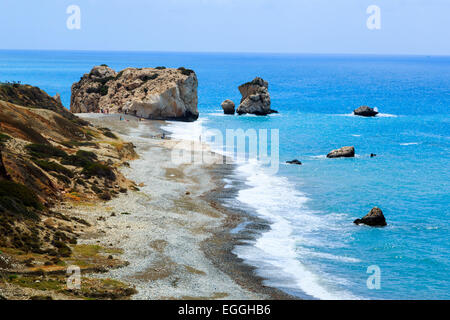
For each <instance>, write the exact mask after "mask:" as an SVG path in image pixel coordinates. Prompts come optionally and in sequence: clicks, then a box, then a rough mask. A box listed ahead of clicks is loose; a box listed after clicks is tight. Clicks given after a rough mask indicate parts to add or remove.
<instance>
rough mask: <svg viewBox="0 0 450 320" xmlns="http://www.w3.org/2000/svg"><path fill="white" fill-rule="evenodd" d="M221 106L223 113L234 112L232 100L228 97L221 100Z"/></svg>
mask: <svg viewBox="0 0 450 320" xmlns="http://www.w3.org/2000/svg"><path fill="white" fill-rule="evenodd" d="M221 106H222V109H223V113H224V114H234V113H235V112H236V110H235V107H236V106H235V104H234V102H233V101H231V100H229V99H227V100H225V101H224V102H222V104H221Z"/></svg>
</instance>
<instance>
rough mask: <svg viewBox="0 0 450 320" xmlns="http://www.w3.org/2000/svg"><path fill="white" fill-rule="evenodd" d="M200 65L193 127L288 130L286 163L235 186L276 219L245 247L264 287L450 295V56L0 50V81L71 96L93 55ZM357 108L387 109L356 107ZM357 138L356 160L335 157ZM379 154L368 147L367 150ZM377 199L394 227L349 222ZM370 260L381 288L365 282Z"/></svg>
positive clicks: (314, 293)
mask: <svg viewBox="0 0 450 320" xmlns="http://www.w3.org/2000/svg"><path fill="white" fill-rule="evenodd" d="M103 63H105V64H107V65H109V66H110V67H112V68H114V69H116V70H120V69H122V68H125V67H129V66H133V67H150V66H161V65H164V66H167V67H180V66H184V67H187V68H191V69H194V70H195V71H196V73H197V76H198V78H199V111H200V113H201V116H200V119H199V121H198V122H197V123H195V124H184V123H171V124H170V125H169V127H170V128H172V130H173V132H174V134H177V133H178V134H189V130H191V129H192V126H199V125H202V126H203V127H206V128H214V129H220V130H223V131H225V130H226V129H237V128H242V129H244V130H246V129H278V130H279V135H280V139H279V142H280V161H281V162H284V161H286V160H292V159H294V158H297V159H299V160H300V161H302V162H303V165H302V166H292V165H285V164H283V163H282V164H281V165H280V170H279V172H278V173H276V174H266V173H264V171H263V170H261V165H260V164H259V163H258V162H254V161H249V162H247V163H243V164H240V165H239V166H237V167H236V170H235V173H234V174H233V175H232V176H231V177H229V179H228V180H227V183H228V184H229V185H233V184H234V183H235V182H236V181H238V182H240V183H241V184H243V185H244V187H243V188H241V190H240V191H239V192H238V194H237V196H236V198H235V199H234V200H233V201H231V202H230V203H229V205H231V206H238V207H248V208H252V211H253V212H255V214H257V215H259V216H261V217H263V218H265V219H266V220H267V221H269V223H270V224H271V228H270V230H268V231H266V232H264V233H263V234H262V235H261V236H260V237H259V238H258V239H256V240H255V241H252V242H249V243H248V244H246V245H241V246H239V247H236V248H235V253H236V254H237V255H238V256H240V257H241V258H243V259H244V260H245V261H247V262H248V263H250V264H253V265H255V266H256V267H257V269H256V272H257V273H258V274H260V275H262V276H264V277H265V278H267V284H269V285H272V286H276V287H279V288H282V289H284V290H286V291H288V292H290V293H292V294H296V295H299V296H301V297H306V298H318V299H334V298H336V299H339V298H343V299H346V298H350V299H351V298H360V299H449V298H450V275H449V271H450V232H449V231H450V227H449V222H450V209H449V204H450V188H449V181H450V170H449V168H450V57H437V56H432V57H429V56H368V55H367V56H358V55H281V54H237V53H236V54H219V53H215V54H206V53H162V52H161V53H155V52H152V53H145V52H140V53H138V52H134V53H133V52H76V51H60V52H57V51H0V81H21V82H22V83H28V84H32V85H36V86H39V87H41V88H42V89H44V90H46V91H47V92H48V93H49V94H51V95H54V94H56V93H60V94H61V96H62V101H63V103H64V105H65V106H67V107H69V104H70V87H71V85H72V83H73V82H75V81H78V80H79V78H80V77H81V76H82V75H83V74H84V73H87V72H89V70H90V69H91V68H92V67H93V66H94V65H99V64H103ZM255 76H260V77H262V78H264V79H265V80H267V81H269V84H270V87H269V91H270V93H271V97H272V107H273V109H276V110H278V111H279V112H280V113H279V114H276V115H272V116H269V117H256V116H241V117H238V116H224V115H223V114H222V110H221V108H220V103H221V102H222V101H223V100H225V99H232V100H234V101H235V102H236V103H238V102H239V100H240V94H239V91H238V89H237V87H238V86H239V85H240V84H242V83H244V82H247V81H249V80H252V79H253V78H254V77H255ZM360 105H369V106H372V107H377V108H378V109H379V111H380V112H381V114H380V116H378V117H376V118H370V119H369V118H360V117H355V116H352V115H351V113H352V110H353V109H355V108H356V107H358V106H360ZM346 145H353V146H355V148H356V153H357V156H356V157H355V158H354V159H326V157H325V155H326V154H327V153H328V152H329V151H330V150H332V149H335V148H337V147H341V146H346ZM371 153H375V154H377V156H376V157H374V158H370V154H371ZM373 206H379V207H380V208H381V209H382V210H383V211H384V214H385V216H386V219H387V221H388V226H387V227H385V228H370V227H364V226H356V225H354V224H353V223H352V222H353V220H354V219H356V218H360V217H362V216H364V215H365V214H366V213H367V212H368V211H369V210H370V209H371V208H372V207H373ZM369 266H378V267H379V268H380V270H381V282H380V285H381V287H380V289H374V290H370V289H368V287H367V285H366V281H367V278H368V277H369V276H370V274H368V273H367V268H368V267H369Z"/></svg>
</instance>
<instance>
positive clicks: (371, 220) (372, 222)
mask: <svg viewBox="0 0 450 320" xmlns="http://www.w3.org/2000/svg"><path fill="white" fill-rule="evenodd" d="M353 223H355V224H358V225H359V224H366V225H368V226H371V227H384V226H386V225H387V223H386V219H385V217H384V215H383V211H381V209H380V208H378V207H374V208H372V210H370V212H369V213H368V214H366V215H365V216H364V217H363V218H362V219H356V220H355V221H353Z"/></svg>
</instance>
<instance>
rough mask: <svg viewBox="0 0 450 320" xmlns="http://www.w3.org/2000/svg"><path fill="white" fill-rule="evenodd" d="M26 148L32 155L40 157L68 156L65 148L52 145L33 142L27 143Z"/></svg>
mask: <svg viewBox="0 0 450 320" xmlns="http://www.w3.org/2000/svg"><path fill="white" fill-rule="evenodd" d="M25 148H26V149H27V151H28V153H29V154H30V155H31V156H33V157H36V158H40V159H47V158H64V157H67V153H66V152H65V151H64V150H61V149H58V148H56V147H54V146H52V145H47V144H39V143H33V144H29V145H27V146H26V147H25Z"/></svg>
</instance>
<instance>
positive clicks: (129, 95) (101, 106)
mask: <svg viewBox="0 0 450 320" xmlns="http://www.w3.org/2000/svg"><path fill="white" fill-rule="evenodd" d="M197 87H198V80H197V76H196V74H195V72H194V71H192V70H189V69H185V68H179V69H169V68H164V67H158V68H142V69H141V68H140V69H137V68H127V69H124V70H122V71H120V72H119V73H117V72H116V71H114V70H113V69H111V68H109V67H108V66H106V65H102V66H96V67H94V68H93V69H92V70H91V71H90V73H88V74H85V75H84V76H83V77H82V78H81V80H80V81H79V82H76V83H74V84H73V85H72V97H71V102H70V110H71V111H72V112H74V113H85V112H100V111H101V110H105V111H106V110H107V111H108V112H110V113H121V112H123V113H125V112H126V113H129V114H133V115H136V116H138V117H143V118H147V119H155V120H181V121H195V120H196V119H197V118H198V115H199V113H198V109H197V104H198V96H197Z"/></svg>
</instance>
